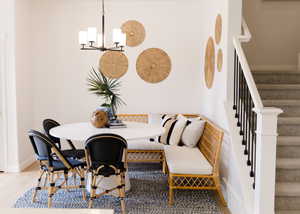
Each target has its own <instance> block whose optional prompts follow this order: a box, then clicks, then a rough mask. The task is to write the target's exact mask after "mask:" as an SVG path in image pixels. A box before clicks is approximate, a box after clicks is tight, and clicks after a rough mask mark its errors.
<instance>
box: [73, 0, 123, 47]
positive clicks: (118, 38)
mask: <svg viewBox="0 0 300 214" xmlns="http://www.w3.org/2000/svg"><path fill="white" fill-rule="evenodd" d="M104 8H105V7H104V0H102V32H101V33H100V34H97V28H95V27H89V28H88V30H87V31H80V32H79V44H80V45H81V48H80V50H99V51H121V52H123V51H124V47H125V46H126V34H125V33H122V30H121V29H120V28H118V29H114V30H113V47H111V48H107V47H105V9H104Z"/></svg>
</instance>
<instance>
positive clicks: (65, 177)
mask: <svg viewBox="0 0 300 214" xmlns="http://www.w3.org/2000/svg"><path fill="white" fill-rule="evenodd" d="M64 179H65V182H66V183H65V185H66V188H67V191H68V192H69V191H70V190H69V189H68V183H69V182H68V181H69V172H68V171H65V172H64Z"/></svg>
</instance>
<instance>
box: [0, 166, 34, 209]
mask: <svg viewBox="0 0 300 214" xmlns="http://www.w3.org/2000/svg"><path fill="white" fill-rule="evenodd" d="M38 175H39V171H38V165H37V164H33V165H32V166H30V167H29V168H28V169H26V170H25V171H24V172H21V173H0V190H1V191H0V207H1V208H11V207H12V206H13V205H14V203H15V202H16V200H17V199H18V198H19V197H20V196H21V195H22V194H23V193H24V192H26V191H27V190H28V189H30V188H32V187H33V186H35V185H36V182H37V179H38Z"/></svg>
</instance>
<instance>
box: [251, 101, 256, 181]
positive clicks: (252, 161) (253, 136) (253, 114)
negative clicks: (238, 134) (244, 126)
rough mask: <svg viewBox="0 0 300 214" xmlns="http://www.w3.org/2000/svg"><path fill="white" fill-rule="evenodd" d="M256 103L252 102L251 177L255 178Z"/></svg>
mask: <svg viewBox="0 0 300 214" xmlns="http://www.w3.org/2000/svg"><path fill="white" fill-rule="evenodd" d="M253 108H254V103H253V101H252V100H251V113H252V115H251V123H252V124H251V136H252V137H251V138H252V139H251V171H250V177H254V149H255V148H254V140H255V124H254V122H255V121H254V120H255V112H253Z"/></svg>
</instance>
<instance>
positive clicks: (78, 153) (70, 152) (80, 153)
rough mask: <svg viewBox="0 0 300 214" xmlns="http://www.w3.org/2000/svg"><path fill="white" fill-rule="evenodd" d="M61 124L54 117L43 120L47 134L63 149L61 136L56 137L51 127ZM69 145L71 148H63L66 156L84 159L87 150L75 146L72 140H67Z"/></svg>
mask: <svg viewBox="0 0 300 214" xmlns="http://www.w3.org/2000/svg"><path fill="white" fill-rule="evenodd" d="M57 126H60V124H59V123H58V122H56V121H55V120H52V119H46V120H44V121H43V128H44V131H45V133H46V135H47V136H48V137H49V138H50V139H51V140H52V142H54V143H55V144H56V145H57V147H58V148H59V149H61V148H62V147H61V141H60V139H59V138H57V137H54V136H52V135H51V134H50V129H52V128H54V127H57ZM67 142H68V144H69V146H70V147H71V149H66V150H62V153H63V154H64V155H65V156H66V157H70V158H76V159H82V158H84V157H85V152H84V150H83V149H76V147H75V146H74V144H73V142H72V141H71V140H67Z"/></svg>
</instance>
